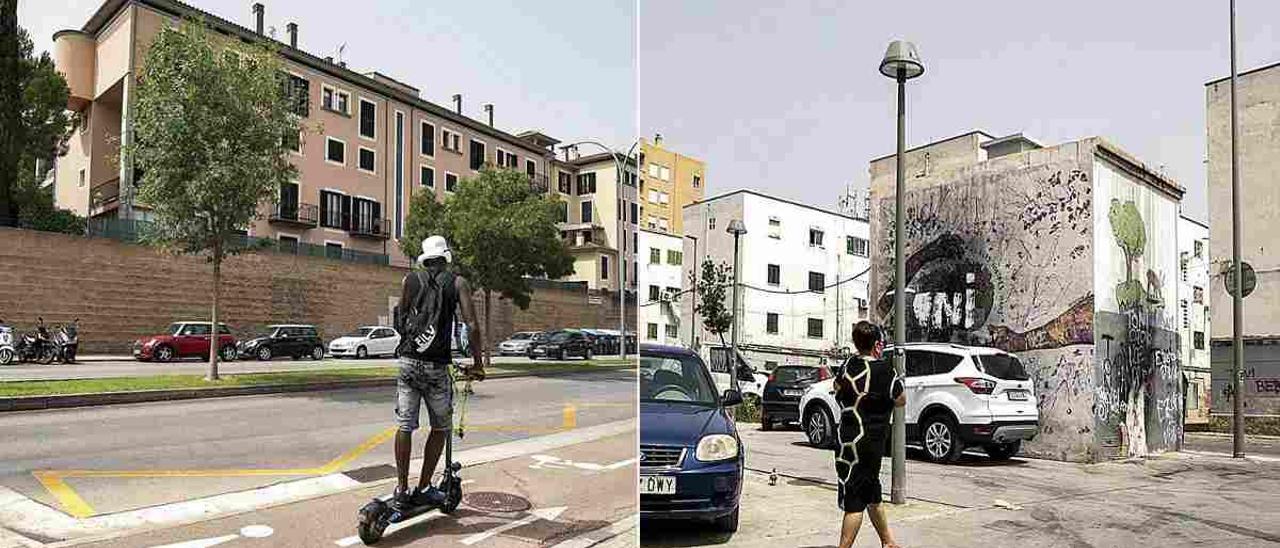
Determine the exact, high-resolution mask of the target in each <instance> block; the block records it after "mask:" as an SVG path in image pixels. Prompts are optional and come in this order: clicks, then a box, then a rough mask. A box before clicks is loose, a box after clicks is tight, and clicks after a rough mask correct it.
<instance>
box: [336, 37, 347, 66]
mask: <svg viewBox="0 0 1280 548" xmlns="http://www.w3.org/2000/svg"><path fill="white" fill-rule="evenodd" d="M345 51H347V43H346V42H343V43H342V44H340V45H338V55H337V57H338V64H339V65H341V64H342V62H343V60H342V54H343V52H345Z"/></svg>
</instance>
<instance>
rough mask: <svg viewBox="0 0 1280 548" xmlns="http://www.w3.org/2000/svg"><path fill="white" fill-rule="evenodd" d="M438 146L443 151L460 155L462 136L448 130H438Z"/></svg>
mask: <svg viewBox="0 0 1280 548" xmlns="http://www.w3.org/2000/svg"><path fill="white" fill-rule="evenodd" d="M440 146H441V147H443V148H444V149H445V150H450V151H453V152H457V153H458V154H462V136H461V135H458V134H457V133H454V132H452V131H449V130H448V129H445V128H440Z"/></svg>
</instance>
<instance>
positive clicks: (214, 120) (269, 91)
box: [124, 22, 299, 380]
mask: <svg viewBox="0 0 1280 548" xmlns="http://www.w3.org/2000/svg"><path fill="white" fill-rule="evenodd" d="M280 70H281V66H280V61H279V59H278V58H277V57H276V55H275V52H273V51H272V50H270V49H269V48H267V47H266V46H262V45H252V44H243V43H238V42H232V41H229V40H223V39H222V38H220V37H217V36H216V35H214V34H212V33H211V32H209V31H208V30H207V29H206V28H205V27H204V26H203V25H202V24H201V23H199V22H187V23H184V24H183V26H182V29H181V30H180V31H179V30H166V31H163V32H161V33H160V34H159V35H158V36H157V37H156V39H155V41H154V42H153V43H152V44H151V47H150V49H149V50H148V52H147V57H146V62H145V64H144V65H143V69H142V72H141V74H140V75H139V78H138V93H137V97H136V103H135V105H134V107H135V109H136V111H135V118H134V135H135V141H134V144H133V145H132V146H130V147H129V148H128V149H126V151H125V152H124V157H126V158H128V157H131V158H132V160H133V162H134V165H135V166H136V168H137V169H140V170H142V171H143V172H144V175H143V177H142V181H140V183H139V185H138V198H139V200H140V201H141V202H143V203H146V204H147V205H148V206H149V207H150V208H151V209H152V211H153V212H154V219H153V221H154V222H153V224H152V225H151V229H150V230H148V231H147V234H146V235H145V240H146V241H148V242H149V243H152V244H154V245H157V246H159V247H162V248H164V249H166V250H169V251H171V252H175V253H185V254H196V255H204V256H205V257H207V258H208V260H209V262H210V263H212V265H213V285H212V287H211V290H212V292H213V306H212V309H211V312H210V316H211V321H212V322H213V325H214V326H217V325H218V304H219V300H220V296H221V295H220V294H221V283H222V261H223V259H224V258H226V257H227V256H228V255H231V254H235V253H237V252H240V251H243V250H244V249H245V247H243V246H240V245H237V244H238V243H239V242H241V241H242V240H243V238H242V237H241V236H240V234H239V231H241V230H243V229H244V228H245V227H247V226H248V225H249V223H250V222H251V221H252V220H253V219H254V218H256V217H257V209H258V204H259V203H261V202H263V201H265V200H268V199H270V198H271V197H272V196H273V194H274V193H275V191H276V189H277V188H279V187H280V184H281V183H284V182H287V181H289V180H291V179H292V178H293V176H294V174H295V173H296V170H295V169H294V167H293V166H292V165H291V164H290V163H289V161H288V159H287V157H286V155H285V152H286V151H285V146H284V143H283V141H282V139H281V136H282V135H286V134H289V133H296V132H297V131H299V123H298V121H297V119H296V118H295V117H294V115H293V114H291V113H290V111H289V107H288V103H287V99H286V97H285V96H284V94H283V93H282V92H281V88H280V83H279V81H278V80H277V78H278V74H279V71H280ZM218 352H219V348H218V347H217V345H216V344H215V345H211V346H210V352H209V376H208V379H209V380H217V378H218Z"/></svg>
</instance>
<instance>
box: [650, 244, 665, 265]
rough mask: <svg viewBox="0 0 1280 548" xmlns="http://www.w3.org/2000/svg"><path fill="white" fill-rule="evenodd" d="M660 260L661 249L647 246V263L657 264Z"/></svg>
mask: <svg viewBox="0 0 1280 548" xmlns="http://www.w3.org/2000/svg"><path fill="white" fill-rule="evenodd" d="M661 262H662V250H661V249H658V248H656V247H651V248H649V264H659V263H661Z"/></svg>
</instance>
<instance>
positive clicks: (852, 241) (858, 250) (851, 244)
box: [844, 236, 867, 257]
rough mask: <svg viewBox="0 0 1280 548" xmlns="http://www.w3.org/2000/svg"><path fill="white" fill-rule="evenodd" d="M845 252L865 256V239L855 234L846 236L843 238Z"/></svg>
mask: <svg viewBox="0 0 1280 548" xmlns="http://www.w3.org/2000/svg"><path fill="white" fill-rule="evenodd" d="M844 247H845V253H848V254H850V255H857V256H859V257H866V256H867V241H866V240H864V239H862V238H859V237H857V236H847V237H845V239H844Z"/></svg>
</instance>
